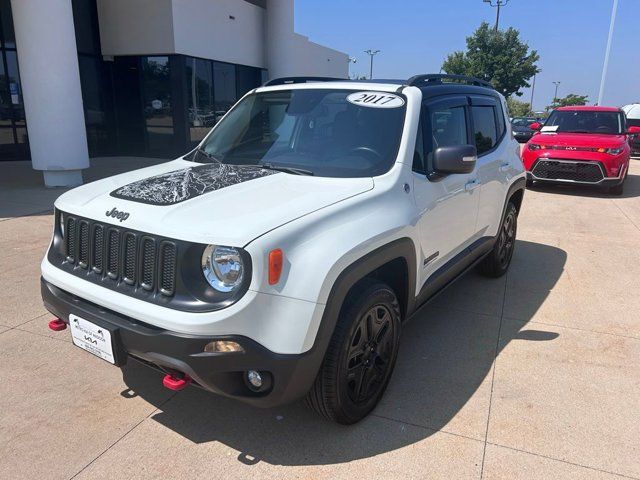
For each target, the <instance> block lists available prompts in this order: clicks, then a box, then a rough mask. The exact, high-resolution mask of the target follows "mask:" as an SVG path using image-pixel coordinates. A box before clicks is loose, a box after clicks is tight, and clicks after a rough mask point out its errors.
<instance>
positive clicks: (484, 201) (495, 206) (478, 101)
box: [469, 95, 513, 238]
mask: <svg viewBox="0 0 640 480" xmlns="http://www.w3.org/2000/svg"><path fill="white" fill-rule="evenodd" d="M470 102H471V105H470V107H469V109H470V112H471V123H472V129H473V130H472V132H473V138H474V142H475V146H476V148H477V150H478V161H477V163H476V169H477V177H478V180H479V182H480V184H481V187H480V201H479V208H478V220H477V225H476V232H475V233H476V236H477V237H478V238H479V237H488V236H491V237H492V236H495V234H496V231H497V228H498V224H499V222H500V217H501V215H502V208H503V206H504V200H505V195H506V188H507V183H508V182H507V180H508V179H507V176H508V174H509V172H510V171H511V167H510V165H509V159H510V158H512V157H513V151H512V149H511V148H510V146H509V145H508V144H509V143H510V142H509V141H508V139H507V140H505V138H506V130H507V129H506V125H505V119H504V113H503V109H502V105H501V103H500V102H499V100H498V99H496V98H495V97H492V96H489V95H474V96H471V97H470Z"/></svg>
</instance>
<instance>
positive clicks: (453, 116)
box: [414, 96, 480, 284]
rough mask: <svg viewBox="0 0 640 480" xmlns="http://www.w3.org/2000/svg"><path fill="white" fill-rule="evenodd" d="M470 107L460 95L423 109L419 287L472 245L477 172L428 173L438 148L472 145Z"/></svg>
mask: <svg viewBox="0 0 640 480" xmlns="http://www.w3.org/2000/svg"><path fill="white" fill-rule="evenodd" d="M468 104H469V101H468V99H467V97H460V96H458V97H447V98H445V99H440V100H436V101H431V102H429V103H427V104H426V105H424V106H423V112H422V115H421V124H422V128H421V135H418V142H422V144H423V148H424V151H423V152H424V153H423V161H422V163H423V164H424V165H423V166H422V167H423V168H422V171H421V169H420V167H417V168H416V167H415V166H414V192H415V201H416V204H417V206H418V209H419V212H420V218H419V230H420V241H421V247H422V259H421V263H422V272H421V275H420V277H421V280H422V284H424V282H425V281H426V280H428V279H429V277H430V276H431V275H432V274H433V273H434V272H436V271H437V270H438V269H439V268H441V267H443V266H445V265H446V264H447V262H449V261H450V260H452V259H454V257H456V255H458V254H462V253H463V252H464V250H465V249H466V248H467V247H468V246H469V245H470V244H471V243H472V241H473V240H474V238H473V237H474V234H475V226H476V219H477V214H478V204H479V196H480V190H479V188H478V187H479V186H480V183H479V182H478V178H477V171H476V170H474V171H473V172H471V173H464V174H449V175H444V176H437V175H434V173H435V172H434V171H433V169H432V159H433V152H434V151H435V149H437V148H438V147H443V146H449V145H469V144H473V139H472V138H471V135H470V118H469V108H468ZM420 137H422V138H420ZM417 151H418V149H417Z"/></svg>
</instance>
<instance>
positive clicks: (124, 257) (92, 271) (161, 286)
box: [64, 215, 177, 296]
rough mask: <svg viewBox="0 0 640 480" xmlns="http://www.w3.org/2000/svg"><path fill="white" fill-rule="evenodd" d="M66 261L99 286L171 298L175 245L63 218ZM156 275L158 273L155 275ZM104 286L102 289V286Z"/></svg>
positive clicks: (174, 272) (170, 242) (108, 227)
mask: <svg viewBox="0 0 640 480" xmlns="http://www.w3.org/2000/svg"><path fill="white" fill-rule="evenodd" d="M65 217H66V219H65V226H66V227H65V241H64V248H65V257H66V261H67V262H68V263H69V264H71V265H73V266H74V267H79V268H80V269H81V270H79V271H78V272H75V270H76V269H75V268H74V273H77V274H79V272H80V271H81V272H82V275H84V276H86V275H96V276H97V277H98V278H97V279H96V280H100V281H101V282H103V284H104V282H114V283H116V284H118V285H120V284H123V283H124V284H125V285H127V286H128V287H129V288H132V289H137V288H142V289H144V290H145V291H147V292H159V293H160V294H162V295H165V296H172V295H173V294H174V292H175V286H176V285H175V284H176V259H177V253H176V244H175V243H174V242H172V241H170V240H164V239H159V238H155V237H153V236H150V235H147V234H141V233H139V232H133V231H130V230H126V229H122V228H118V227H114V226H112V225H108V224H103V223H100V222H96V221H93V220H88V219H84V218H77V217H74V216H71V215H65ZM158 272H159V273H158ZM105 286H106V285H105Z"/></svg>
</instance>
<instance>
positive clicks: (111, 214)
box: [105, 207, 129, 222]
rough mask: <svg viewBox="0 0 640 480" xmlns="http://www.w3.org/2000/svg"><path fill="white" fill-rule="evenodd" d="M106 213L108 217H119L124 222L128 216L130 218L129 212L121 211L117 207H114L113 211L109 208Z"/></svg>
mask: <svg viewBox="0 0 640 480" xmlns="http://www.w3.org/2000/svg"><path fill="white" fill-rule="evenodd" d="M105 215H106V216H107V217H113V218H117V219H118V220H120V221H121V222H124V221H125V220H126V219H127V218H129V213H127V212H121V211H119V210H117V209H116V208H115V207H113V208H112V209H111V211H109V210H107V211H106V213H105Z"/></svg>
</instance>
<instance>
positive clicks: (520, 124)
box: [511, 118, 537, 127]
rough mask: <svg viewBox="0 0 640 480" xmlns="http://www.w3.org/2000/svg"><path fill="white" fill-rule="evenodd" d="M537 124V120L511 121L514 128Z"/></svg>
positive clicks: (521, 119) (516, 119)
mask: <svg viewBox="0 0 640 480" xmlns="http://www.w3.org/2000/svg"><path fill="white" fill-rule="evenodd" d="M535 122H537V120H536V119H535V118H514V119H513V120H512V121H511V124H512V125H513V126H514V127H528V126H529V125H531V124H532V123H535Z"/></svg>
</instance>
